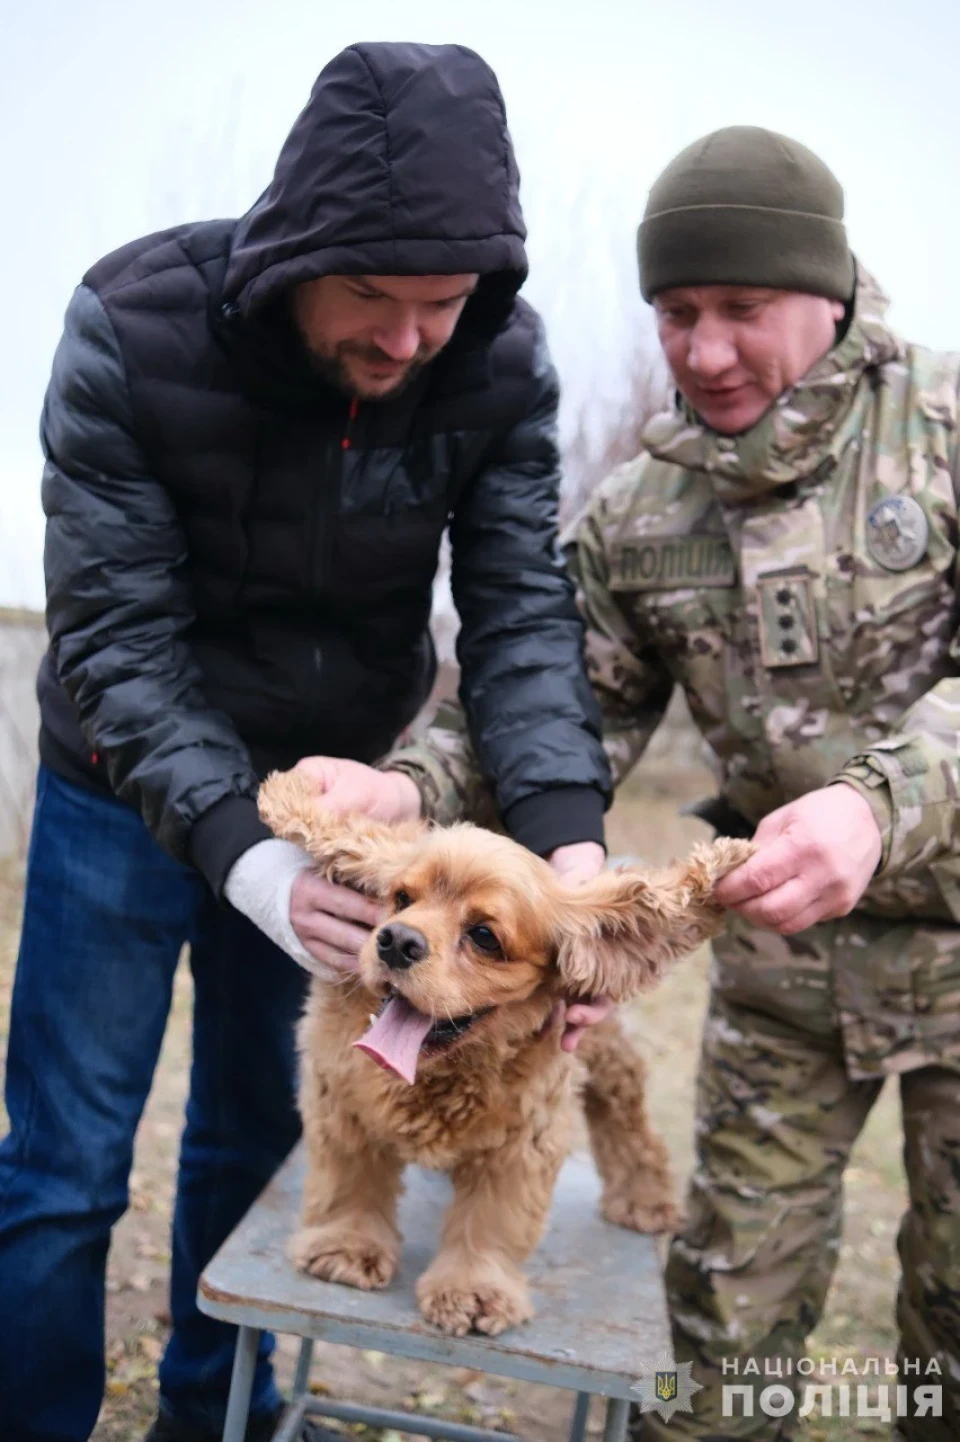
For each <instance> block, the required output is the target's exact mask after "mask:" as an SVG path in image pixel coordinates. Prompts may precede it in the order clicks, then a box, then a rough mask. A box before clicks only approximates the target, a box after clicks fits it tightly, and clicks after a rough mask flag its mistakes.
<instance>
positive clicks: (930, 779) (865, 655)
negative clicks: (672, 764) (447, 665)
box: [388, 272, 960, 922]
mask: <svg viewBox="0 0 960 1442" xmlns="http://www.w3.org/2000/svg"><path fill="white" fill-rule="evenodd" d="M885 305H886V303H885V301H884V299H883V297H882V296H881V295H880V293H879V291H878V290H877V289H876V287H875V286H874V284H873V282H872V281H871V280H870V278H869V277H868V276H867V275H866V274H865V273H863V272H861V273H860V275H859V277H858V293H857V301H856V305H855V311H854V316H853V319H852V322H851V325H850V327H849V329H848V331H847V333H846V335H845V337H844V338H843V339H842V340H841V341H840V343H839V344H838V345H837V346H836V347H835V348H834V349H833V350H832V351H830V352H829V353H828V354H827V355H826V356H825V357H824V358H823V359H822V360H821V361H820V362H818V364H817V365H816V366H815V367H814V368H813V369H812V370H811V371H810V372H809V373H808V374H807V375H806V376H805V377H804V378H803V380H801V381H800V382H799V383H798V385H797V386H795V387H794V388H793V389H792V390H790V391H788V392H787V393H786V394H785V395H784V396H782V397H781V398H780V400H779V401H778V402H777V404H776V405H774V406H773V408H772V409H771V410H770V411H769V412H768V413H767V414H766V415H765V416H764V417H763V419H762V420H761V421H760V422H759V423H758V424H757V425H756V426H755V427H753V428H752V429H751V430H750V431H748V432H746V433H745V434H743V435H741V436H736V437H725V436H721V435H718V434H716V433H714V432H711V431H708V430H707V429H705V428H704V427H703V426H702V425H700V424H699V422H698V420H697V418H696V417H695V416H694V415H693V414H692V413H689V412H688V411H687V410H686V409H685V408H684V407H683V406H682V405H681V406H680V408H679V409H677V410H675V411H671V412H669V413H667V414H664V415H660V416H657V417H655V418H654V420H653V421H652V422H651V423H650V424H649V426H648V428H647V431H646V433H645V436H644V442H645V450H644V451H643V452H642V453H641V455H639V456H638V457H637V458H636V459H635V460H633V461H630V462H628V463H627V464H626V465H624V466H622V467H620V468H619V469H618V470H617V471H615V472H614V473H613V474H612V475H611V476H609V477H608V478H607V480H606V481H605V482H604V483H603V484H602V485H601V486H600V488H599V489H598V491H597V492H596V493H595V494H594V496H593V498H592V499H591V501H590V503H589V505H588V506H587V509H586V510H585V512H584V513H583V514H582V515H581V516H580V518H579V519H578V521H577V522H576V523H575V524H574V526H573V527H572V529H571V531H570V533H569V535H568V538H567V555H568V558H569V563H570V566H571V568H572V570H573V572H574V574H575V576H576V579H577V583H578V587H579V594H580V604H581V607H582V610H583V613H584V616H585V618H586V622H587V628H588V629H587V643H586V644H587V661H588V666H589V671H590V675H591V679H592V682H593V685H594V688H595V690H596V692H597V695H598V696H599V698H600V701H601V705H602V708H603V713H604V735H605V744H606V748H607V752H608V755H609V757H610V760H611V763H612V767H613V771H614V778H615V781H620V780H621V779H622V778H623V776H624V775H625V774H626V773H627V771H628V770H629V769H630V767H631V766H632V765H633V764H634V762H635V761H636V760H637V758H638V757H639V756H640V754H641V752H642V751H643V749H644V747H645V745H646V744H647V742H648V740H649V739H650V736H651V735H652V733H653V731H654V729H655V728H656V726H657V724H658V722H659V721H660V719H661V717H662V715H663V712H664V710H665V708H666V705H667V702H668V700H669V698H670V694H671V691H672V689H673V687H674V685H675V684H679V685H680V686H682V687H683V689H684V691H685V693H686V696H687V700H688V702H689V705H690V710H691V713H692V715H693V718H694V720H695V722H696V724H697V726H698V727H699V728H700V730H701V732H702V733H703V736H704V737H705V739H706V741H707V742H708V743H709V746H710V748H711V749H712V752H713V753H714V756H715V757H716V764H717V771H718V774H719V777H720V782H721V789H722V794H723V796H724V798H725V799H726V801H727V802H728V803H729V804H730V805H731V806H732V807H733V808H734V809H735V810H736V811H738V812H740V813H741V814H742V815H743V816H744V817H745V818H747V820H748V821H749V822H750V823H753V824H756V823H757V822H758V821H759V820H760V819H761V817H763V816H764V815H766V814H767V813H768V812H770V811H772V810H774V809H775V808H776V807H778V806H781V805H783V804H784V803H786V802H788V801H790V800H793V799H794V798H796V797H798V796H800V795H802V794H804V793H805V792H807V791H811V790H814V789H815V788H817V787H820V786H824V785H826V784H828V783H829V782H831V781H834V780H837V779H841V778H842V779H843V780H845V781H848V782H850V784H852V785H854V786H855V787H856V788H857V789H858V790H860V791H861V792H862V793H863V794H864V795H865V796H866V797H867V799H868V800H869V801H870V803H871V805H872V807H873V809H874V813H875V815H876V816H877V819H878V821H879V822H880V825H881V829H882V831H883V835H884V853H883V859H882V862H881V866H880V868H879V870H878V873H877V876H876V878H875V880H874V882H873V883H872V885H871V887H870V889H869V890H868V892H867V893H866V896H865V898H864V900H863V902H862V903H861V905H862V908H863V909H864V910H866V911H870V912H873V913H874V914H877V915H880V916H884V915H885V916H891V917H896V916H903V917H906V916H913V917H928V918H930V919H931V920H944V921H954V922H960V826H958V823H957V810H956V807H957V800H958V792H960V776H958V758H960V637H958V624H960V603H958V595H957V586H958V537H957V511H958V493H960V474H958V472H960V457H958V449H960V442H958V430H957V417H958V395H957V392H958V382H960V357H957V356H947V355H938V354H934V353H931V352H929V351H925V350H922V349H919V348H917V347H914V346H908V345H904V344H903V343H902V342H900V341H899V340H898V339H897V338H896V337H895V336H894V335H893V334H892V333H891V331H890V330H889V328H888V326H887V324H886V323H885V320H884V310H885ZM388 764H389V765H391V766H394V767H397V766H399V767H400V769H403V770H406V771H408V773H409V774H411V775H413V776H414V778H415V779H416V780H417V781H418V783H419V784H420V786H421V790H422V791H423V792H424V795H425V797H426V799H427V806H428V809H429V810H430V811H431V813H432V814H433V815H435V816H437V817H438V819H442V820H447V819H451V818H452V817H453V816H454V815H457V814H461V815H462V814H464V812H469V813H471V814H474V815H479V817H480V818H481V819H488V818H489V815H490V810H489V807H490V803H489V799H488V797H487V796H486V795H485V792H484V788H483V787H482V784H481V783H480V781H479V778H478V777H477V775H476V770H475V767H474V764H473V761H472V757H471V754H470V751H469V746H468V744H467V741H466V738H465V735H464V732H463V728H462V725H458V723H457V721H456V718H455V717H452V716H451V715H450V713H449V712H448V714H447V715H446V717H443V716H441V717H440V718H438V721H437V723H436V724H435V725H434V727H433V728H431V730H430V731H429V732H427V733H426V735H425V736H424V738H423V739H422V741H421V742H420V743H419V744H418V745H417V746H415V747H413V748H410V749H408V750H407V752H405V753H404V754H403V755H402V756H399V757H398V756H394V757H393V758H391V760H390V761H389V763H388Z"/></svg>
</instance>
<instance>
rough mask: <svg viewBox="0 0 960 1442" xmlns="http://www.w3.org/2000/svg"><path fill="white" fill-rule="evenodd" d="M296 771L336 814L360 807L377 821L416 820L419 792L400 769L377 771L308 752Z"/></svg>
mask: <svg viewBox="0 0 960 1442" xmlns="http://www.w3.org/2000/svg"><path fill="white" fill-rule="evenodd" d="M294 771H295V772H296V774H297V775H298V776H300V777H302V778H303V779H304V780H305V781H307V782H309V784H310V785H311V786H312V787H313V788H314V789H315V792H316V795H317V797H318V798H320V797H322V798H323V806H324V810H326V811H330V812H332V813H333V814H334V815H335V816H346V815H349V814H350V813H351V812H354V811H359V812H362V813H363V815H364V816H369V817H370V818H371V819H372V820H374V821H388V822H397V821H417V820H418V819H419V817H420V809H421V806H420V792H419V791H418V790H417V787H416V785H415V783H414V782H413V781H411V779H410V777H409V776H405V775H404V774H403V772H401V771H377V770H375V768H374V767H372V766H364V765H363V763H362V762H361V761H347V760H345V759H344V758H342V757H339V756H305V757H304V758H303V760H302V761H298V762H297V764H296V766H295V767H294Z"/></svg>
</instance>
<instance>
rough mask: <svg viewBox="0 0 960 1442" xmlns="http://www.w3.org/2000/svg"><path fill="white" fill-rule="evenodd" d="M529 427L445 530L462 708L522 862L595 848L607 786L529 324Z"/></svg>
mask: <svg viewBox="0 0 960 1442" xmlns="http://www.w3.org/2000/svg"><path fill="white" fill-rule="evenodd" d="M532 372H533V374H532V381H531V389H530V394H529V404H528V407H527V410H526V413H525V414H524V415H523V416H522V417H520V418H519V419H518V420H517V421H516V422H515V423H514V424H513V425H512V426H511V427H510V428H509V429H508V430H507V431H506V432H505V433H504V434H503V435H502V437H501V438H500V439H499V441H498V443H497V445H496V447H495V448H494V449H493V450H492V451H491V453H490V454H489V455H488V456H487V458H486V464H485V465H484V466H483V467H482V468H481V469H480V471H479V472H478V474H477V475H476V476H474V477H473V479H472V480H471V482H469V484H468V485H467V486H466V488H465V490H464V493H463V494H462V495H461V497H460V499H459V502H458V504H457V508H456V511H455V514H454V517H453V520H452V523H451V531H450V535H451V541H452V547H453V567H452V585H453V597H454V602H455V604H456V607H457V611H458V613H459V616H460V623H461V629H460V635H459V640H458V643H457V650H458V657H459V660H460V667H461V678H462V679H461V687H460V697H461V700H462V702H463V705H464V709H465V712H466V717H467V722H468V725H469V730H470V735H471V737H472V739H473V743H474V747H475V749H476V754H477V761H478V764H479V768H480V772H481V774H482V776H483V777H484V779H485V780H486V781H488V782H489V783H490V784H491V786H492V787H493V791H494V794H495V797H496V803H497V807H498V809H499V811H500V813H501V814H502V816H503V819H504V822H505V825H506V827H507V829H508V830H509V831H510V832H511V833H512V834H513V835H514V836H515V837H516V838H517V840H519V841H521V842H523V843H524V844H525V845H527V846H529V847H530V848H531V850H534V851H539V852H548V851H550V850H552V849H553V847H555V846H560V845H563V844H564V843H566V842H573V841H584V840H596V841H601V840H602V836H603V812H604V809H605V807H606V805H607V803H608V802H609V797H610V773H609V769H608V766H607V762H606V758H605V756H604V753H603V747H602V745H601V743H600V713H599V710H598V708H597V705H596V702H595V700H594V698H593V695H592V693H591V691H590V687H589V684H588V682H587V678H586V674H585V672H584V668H583V626H582V622H581V620H580V617H579V615H578V612H577V609H576V604H575V601H574V592H573V586H572V584H571V582H570V578H569V577H568V575H567V572H566V569H565V567H564V564H563V559H562V556H561V555H560V551H559V546H558V543H557V506H558V494H559V457H558V451H557V438H556V423H557V404H558V387H557V379H556V373H555V372H554V369H553V366H552V365H551V362H550V358H549V355H548V353H547V348H546V342H545V340H544V336H543V329H542V325H541V324H540V323H539V321H537V330H536V334H535V337H534V343H533V357H532Z"/></svg>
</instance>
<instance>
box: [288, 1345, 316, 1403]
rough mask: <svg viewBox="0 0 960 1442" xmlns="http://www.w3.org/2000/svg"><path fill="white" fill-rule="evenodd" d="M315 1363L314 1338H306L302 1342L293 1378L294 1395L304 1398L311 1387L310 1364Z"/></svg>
mask: <svg viewBox="0 0 960 1442" xmlns="http://www.w3.org/2000/svg"><path fill="white" fill-rule="evenodd" d="M312 1361H313V1338H312V1337H304V1338H303V1339H302V1340H301V1342H300V1355H299V1356H298V1357H297V1370H296V1373H295V1375H294V1378H293V1395H294V1397H302V1396H303V1394H304V1393H305V1392H306V1391H307V1388H308V1387H309V1385H310V1364H311V1363H312Z"/></svg>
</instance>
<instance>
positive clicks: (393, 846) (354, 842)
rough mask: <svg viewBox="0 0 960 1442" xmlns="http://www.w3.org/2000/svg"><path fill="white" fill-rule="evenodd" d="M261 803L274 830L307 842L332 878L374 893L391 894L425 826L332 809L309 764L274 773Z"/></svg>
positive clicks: (263, 788) (266, 783)
mask: <svg viewBox="0 0 960 1442" xmlns="http://www.w3.org/2000/svg"><path fill="white" fill-rule="evenodd" d="M322 759H324V760H326V759H327V758H322ZM350 764H351V765H354V764H356V765H359V763H350ZM360 769H361V770H363V771H369V770H370V769H371V768H370V767H361V768H360ZM373 774H374V775H376V776H379V775H380V773H379V772H374V773H373ZM402 779H406V778H402ZM257 806H258V809H259V812H260V819H261V821H263V822H265V824H266V825H267V826H269V828H270V830H271V831H272V832H273V834H274V835H275V836H279V837H282V838H283V840H284V841H293V842H295V843H296V845H297V846H301V847H303V849H304V851H306V852H307V853H308V855H309V856H310V857H312V859H313V861H314V863H315V865H316V869H317V870H318V871H319V872H320V874H321V875H322V876H324V877H326V879H327V880H328V881H336V882H339V883H340V884H341V885H345V886H353V887H356V888H357V890H359V891H362V892H364V893H365V894H366V895H367V896H371V897H382V896H386V895H387V894H388V893H389V891H390V889H391V887H392V886H393V885H394V883H395V879H396V877H397V875H398V873H399V871H400V870H401V869H402V867H403V866H404V865H406V864H407V862H408V861H409V859H410V857H411V856H412V855H413V854H415V852H416V848H417V843H418V841H419V839H420V837H422V835H423V832H424V828H425V826H426V823H425V822H421V821H407V822H399V823H397V824H395V825H386V824H384V823H383V822H382V821H374V820H371V819H369V818H368V817H367V816H365V815H362V814H359V813H357V812H355V811H354V812H350V813H348V814H344V815H341V814H337V813H335V812H333V811H331V809H330V807H329V805H328V795H327V793H326V792H323V791H320V790H318V787H317V785H316V783H315V781H314V780H311V778H310V773H309V771H308V770H307V769H306V768H305V767H304V763H301V765H300V766H299V767H296V768H295V769H294V770H293V771H274V772H271V774H270V775H269V776H268V777H267V779H266V781H264V783H263V784H262V786H261V787H260V792H259V795H258V797H257Z"/></svg>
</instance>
